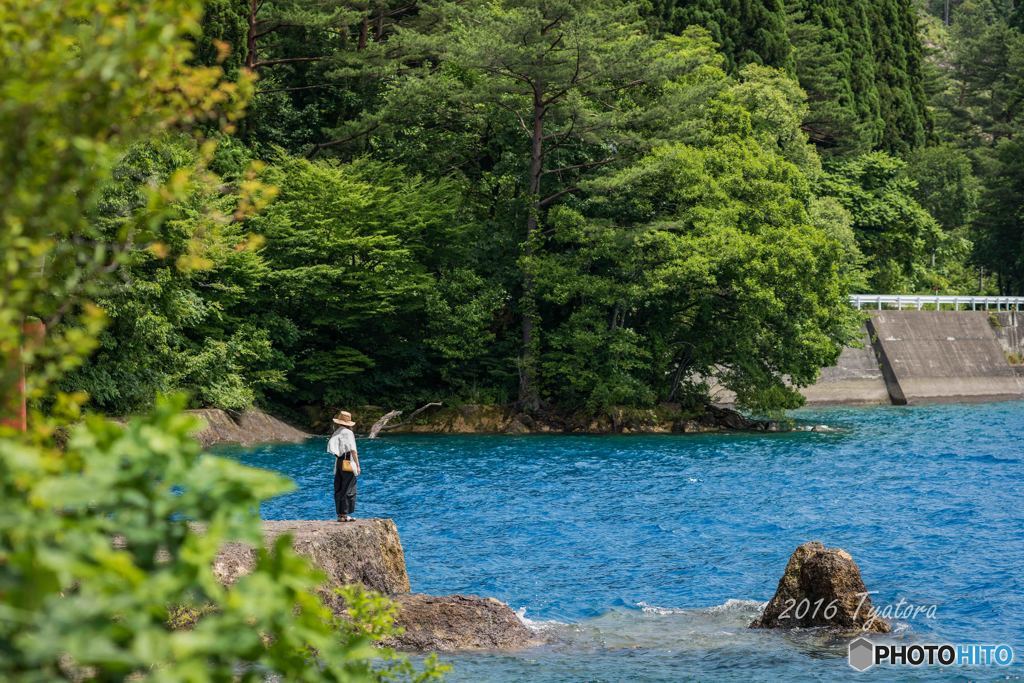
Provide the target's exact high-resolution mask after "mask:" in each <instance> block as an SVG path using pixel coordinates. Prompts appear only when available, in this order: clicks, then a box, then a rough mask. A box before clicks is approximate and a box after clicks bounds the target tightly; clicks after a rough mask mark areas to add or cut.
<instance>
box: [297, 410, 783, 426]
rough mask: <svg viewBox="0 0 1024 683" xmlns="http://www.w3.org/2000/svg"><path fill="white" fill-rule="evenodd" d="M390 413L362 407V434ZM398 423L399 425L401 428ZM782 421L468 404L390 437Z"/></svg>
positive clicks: (313, 417)
mask: <svg viewBox="0 0 1024 683" xmlns="http://www.w3.org/2000/svg"><path fill="white" fill-rule="evenodd" d="M386 412H387V409H385V408H382V407H380V406H357V407H355V408H353V409H352V414H353V416H354V417H355V419H356V420H357V422H358V429H359V430H360V431H365V430H369V428H370V426H371V425H373V423H374V422H376V421H377V420H378V419H380V417H381V416H382V415H384V414H385V413H386ZM310 423H311V426H312V428H313V429H314V430H315V431H318V432H320V431H324V432H326V431H329V429H330V427H329V424H328V422H327V419H326V418H325V417H324V416H323V415H319V414H313V413H312V411H311V412H310ZM396 423H397V424H396ZM786 429H788V425H787V424H786V423H784V422H780V421H777V420H760V419H753V418H748V417H746V416H744V415H742V414H740V413H738V412H737V411H735V410H731V409H729V408H722V407H718V406H714V405H707V406H704V407H703V408H701V409H698V410H684V409H682V408H681V407H680V406H679V405H676V404H671V403H665V404H661V405H659V406H657V407H655V408H616V409H612V410H610V411H608V412H606V413H603V414H600V415H596V416H594V415H587V414H583V413H576V414H568V413H555V412H547V413H540V414H533V415H531V414H527V413H524V412H521V411H519V410H517V409H516V408H515V407H514V406H506V405H487V404H463V405H457V406H441V407H438V408H434V409H432V410H429V411H425V412H424V413H422V414H421V415H419V416H417V417H416V419H414V420H412V421H411V422H407V423H402V422H400V421H398V420H396V421H395V423H391V424H389V425H388V427H387V428H386V430H385V431H384V433H385V434H707V433H713V432H732V431H744V432H780V431H786Z"/></svg>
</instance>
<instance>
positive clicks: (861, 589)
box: [750, 541, 891, 633]
mask: <svg viewBox="0 0 1024 683" xmlns="http://www.w3.org/2000/svg"><path fill="white" fill-rule="evenodd" d="M814 626H819V627H827V628H829V629H831V630H834V631H837V632H844V633H846V632H850V633H852V632H854V631H872V632H875V633H888V632H889V631H890V628H891V627H890V626H889V623H888V622H887V621H886V620H885V619H882V618H881V617H878V616H876V615H875V612H874V608H873V607H872V605H871V597H870V596H869V595H868V594H867V588H865V586H864V581H863V579H861V576H860V568H859V567H857V563H856V562H854V561H853V558H852V557H850V554H849V553H847V552H846V551H845V550H842V549H841V548H826V547H825V546H824V545H822V544H821V543H819V542H818V541H812V542H810V543H804V544H803V545H801V546H800V547H799V548H797V549H796V550H795V551H794V552H793V554H792V555H791V556H790V558H789V562H788V563H787V564H786V571H785V572H784V573H783V575H782V578H781V579H779V587H778V588H777V589H776V591H775V596H774V597H773V598H772V599H771V601H770V602H769V603H768V605H767V606H766V607H765V608H764V612H762V613H761V616H760V617H758V618H757V619H755V620H754V622H753V623H752V624H751V625H750V627H751V628H794V627H804V628H806V627H814Z"/></svg>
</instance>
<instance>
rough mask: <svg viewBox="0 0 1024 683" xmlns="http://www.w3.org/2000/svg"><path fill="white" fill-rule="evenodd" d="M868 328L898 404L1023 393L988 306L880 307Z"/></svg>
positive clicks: (995, 397)
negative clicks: (967, 308) (964, 308)
mask: <svg viewBox="0 0 1024 683" xmlns="http://www.w3.org/2000/svg"><path fill="white" fill-rule="evenodd" d="M867 329H868V333H869V334H870V335H871V341H872V346H873V347H874V349H875V352H876V354H877V356H878V360H879V362H880V366H881V370H882V374H883V377H884V378H885V383H886V387H887V388H888V391H889V396H890V398H891V399H892V402H893V403H896V404H905V403H917V402H930V401H964V400H1000V399H1013V398H1022V392H1021V383H1020V382H1019V381H1018V378H1017V376H1016V374H1015V372H1014V369H1013V368H1012V367H1011V366H1010V364H1009V363H1008V362H1007V359H1006V354H1005V352H1004V350H1003V347H1002V346H1001V345H1000V343H999V340H998V339H997V337H996V332H995V330H994V329H993V326H992V323H991V322H990V321H989V314H988V313H986V312H984V311H879V312H877V313H873V314H872V315H871V317H870V318H869V319H868V321H867Z"/></svg>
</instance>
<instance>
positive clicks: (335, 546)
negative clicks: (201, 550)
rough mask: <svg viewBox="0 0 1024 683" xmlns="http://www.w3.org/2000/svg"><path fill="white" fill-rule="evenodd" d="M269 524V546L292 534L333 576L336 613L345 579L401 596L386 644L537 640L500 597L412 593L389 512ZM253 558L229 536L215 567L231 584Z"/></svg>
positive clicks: (420, 648)
mask: <svg viewBox="0 0 1024 683" xmlns="http://www.w3.org/2000/svg"><path fill="white" fill-rule="evenodd" d="M263 528H264V542H265V544H266V545H267V546H269V545H271V544H273V543H274V541H275V540H276V539H277V537H278V536H280V535H281V534H285V533H288V534H291V535H292V546H293V547H294V548H295V551H296V552H297V553H299V554H300V555H303V556H305V557H307V558H309V559H310V560H311V561H312V562H313V564H315V565H316V566H317V567H319V568H320V569H321V570H322V571H323V572H324V573H325V574H326V575H327V581H326V583H325V584H324V586H323V587H322V588H321V589H320V596H321V598H322V599H323V601H324V604H326V605H327V606H329V607H330V608H331V609H332V610H333V611H334V612H335V613H336V614H339V615H344V614H345V605H344V604H343V602H342V601H341V599H340V598H339V597H338V596H337V595H336V594H335V592H334V589H335V588H337V587H340V586H345V585H350V584H355V583H359V584H362V585H363V586H365V587H367V588H370V589H373V590H375V591H378V592H380V593H384V594H385V595H389V596H391V598H392V599H393V600H394V601H395V602H396V603H398V606H399V613H398V619H397V623H398V625H399V626H401V627H402V628H403V629H404V630H405V633H404V634H403V635H401V636H398V637H396V638H394V639H393V640H391V641H389V642H387V643H385V645H388V646H391V647H395V648H397V649H401V650H406V651H412V652H435V651H436V652H452V651H457V650H513V649H519V648H523V647H528V646H530V645H534V644H536V643H537V640H536V638H535V637H534V634H533V632H532V631H530V629H528V628H527V627H526V626H525V625H524V624H523V622H522V621H521V620H520V619H519V617H518V616H516V613H515V612H514V611H512V608H510V607H509V606H508V605H506V604H505V603H503V602H500V601H498V600H495V599H494V598H480V597H475V596H464V595H447V596H433V595H423V594H419V593H410V592H409V590H410V586H409V575H408V573H407V572H406V568H405V553H404V551H403V550H402V541H401V540H400V539H399V537H398V529H397V527H396V526H395V523H394V522H393V521H392V520H390V519H360V520H358V521H355V522H347V523H339V522H333V521H278V522H264V523H263ZM255 565H256V549H255V548H253V547H252V546H251V545H247V544H244V543H229V544H227V545H226V546H225V547H223V548H222V549H221V551H220V553H219V554H218V556H217V560H216V562H215V563H214V573H215V574H216V576H217V579H218V580H219V581H221V582H222V583H224V584H231V583H234V582H235V581H236V580H238V578H239V577H241V576H243V575H245V574H247V573H249V572H250V571H252V569H253V567H255Z"/></svg>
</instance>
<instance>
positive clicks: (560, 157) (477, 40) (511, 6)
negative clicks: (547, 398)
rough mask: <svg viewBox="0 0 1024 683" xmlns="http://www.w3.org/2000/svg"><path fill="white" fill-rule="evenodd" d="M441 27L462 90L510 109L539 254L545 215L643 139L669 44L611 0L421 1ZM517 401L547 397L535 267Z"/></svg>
mask: <svg viewBox="0 0 1024 683" xmlns="http://www.w3.org/2000/svg"><path fill="white" fill-rule="evenodd" d="M422 12H423V13H424V14H428V15H430V14H433V15H436V16H437V18H438V22H439V23H440V24H441V25H442V26H443V30H442V31H440V32H437V33H434V34H432V36H428V35H424V36H423V38H424V39H425V40H430V39H431V38H432V39H433V40H435V41H436V40H437V38H438V36H440V38H441V40H442V41H443V48H442V47H439V46H437V44H436V43H435V44H434V45H435V46H434V50H435V51H438V52H439V53H440V54H441V59H443V60H447V61H448V62H449V63H450V64H451V67H452V68H454V69H457V70H459V71H461V72H462V73H464V74H466V76H465V77H464V78H462V79H461V85H462V89H461V92H459V93H458V97H459V99H460V100H461V101H462V102H468V103H470V106H474V105H482V106H484V107H487V108H489V109H491V110H493V111H495V112H505V114H504V116H505V118H506V119H507V120H506V123H509V122H511V125H512V130H513V131H515V137H510V138H505V139H503V140H502V142H503V143H504V149H503V151H502V153H503V154H505V155H512V156H511V158H513V159H515V160H516V163H518V164H519V165H520V166H519V168H518V169H517V173H516V176H517V178H516V179H515V180H514V182H515V183H517V186H516V189H515V193H514V201H516V203H517V204H518V206H519V207H520V208H518V209H517V211H516V213H517V214H518V218H517V220H518V221H519V222H520V225H522V232H521V233H520V234H519V237H518V239H517V240H516V241H517V242H519V243H520V245H521V246H520V247H519V248H520V253H521V256H522V258H523V259H524V261H529V260H530V259H531V258H532V257H533V256H535V255H536V253H537V249H538V247H539V245H540V239H539V236H540V232H541V230H542V226H543V222H544V217H545V215H546V214H547V212H548V211H549V210H551V209H552V208H554V207H555V206H557V205H558V204H559V203H560V202H563V201H566V200H567V199H569V198H570V197H571V195H572V194H573V193H576V192H578V191H579V183H580V182H581V181H582V180H585V179H586V178H587V177H588V176H591V175H593V173H595V172H596V171H597V170H599V169H601V168H602V167H605V166H608V165H613V164H616V163H620V162H621V160H622V159H623V158H625V157H627V156H628V155H629V154H631V153H632V152H633V150H635V148H636V147H637V145H638V144H640V141H639V140H638V139H637V136H636V135H635V134H634V132H633V131H631V128H633V127H635V126H636V125H637V123H638V121H639V119H642V118H643V115H644V114H645V113H647V112H645V110H644V109H643V108H642V107H640V106H638V104H637V103H638V102H642V101H643V100H644V98H649V97H650V95H649V94H648V93H649V92H650V91H656V90H657V89H658V88H659V87H660V86H661V84H663V83H664V82H665V76H666V73H667V72H668V71H670V70H671V69H672V67H673V65H672V63H671V60H667V59H666V57H667V53H666V52H665V51H664V50H661V49H660V46H658V45H655V44H654V43H652V41H651V40H650V39H649V38H648V37H646V36H644V35H643V33H642V32H641V24H640V22H639V18H638V16H637V14H636V10H635V8H634V7H632V6H629V5H625V6H624V5H622V4H621V3H613V2H605V1H603V0H602V1H601V2H581V1H579V0H561V1H560V2H554V3H551V2H540V1H539V0H509V1H508V2H500V3H494V4H491V5H487V6H484V7H468V6H466V5H464V4H461V3H451V2H439V3H436V4H434V5H431V6H429V7H425V8H424V9H423V10H422ZM521 273H522V280H521V283H520V293H519V297H518V309H519V310H518V313H519V316H520V319H521V321H522V325H521V336H522V339H521V359H520V364H519V365H520V367H519V376H520V387H519V402H520V404H521V405H522V406H524V407H526V408H528V409H535V408H537V407H538V405H539V399H540V393H539V387H538V350H539V343H540V341H539V333H540V326H541V320H540V318H539V311H538V310H537V301H536V293H535V287H534V281H533V276H532V275H531V273H532V269H531V268H529V267H527V268H524V269H522V270H521Z"/></svg>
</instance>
